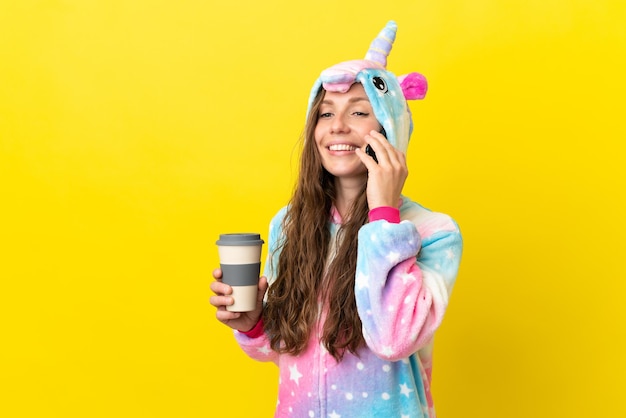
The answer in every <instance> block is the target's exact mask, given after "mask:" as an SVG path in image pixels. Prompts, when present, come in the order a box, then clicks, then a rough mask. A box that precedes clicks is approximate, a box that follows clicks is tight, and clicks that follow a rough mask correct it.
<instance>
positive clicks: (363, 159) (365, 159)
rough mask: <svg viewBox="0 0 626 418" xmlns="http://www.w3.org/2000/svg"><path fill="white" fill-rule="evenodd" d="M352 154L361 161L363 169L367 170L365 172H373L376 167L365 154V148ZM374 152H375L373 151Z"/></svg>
mask: <svg viewBox="0 0 626 418" xmlns="http://www.w3.org/2000/svg"><path fill="white" fill-rule="evenodd" d="M354 152H355V154H356V155H357V157H359V159H360V160H361V162H362V163H363V165H364V166H365V168H367V171H372V170H374V169H375V168H376V166H377V165H378V164H377V163H376V161H374V159H373V158H372V157H370V156H369V155H367V154H366V153H365V147H363V149H361V148H357V149H355V150H354ZM374 152H376V151H375V150H374Z"/></svg>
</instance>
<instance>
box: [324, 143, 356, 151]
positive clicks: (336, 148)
mask: <svg viewBox="0 0 626 418" xmlns="http://www.w3.org/2000/svg"><path fill="white" fill-rule="evenodd" d="M356 148H357V147H355V146H354V145H350V144H332V145H329V146H328V150H329V151H354V150H355V149H356Z"/></svg>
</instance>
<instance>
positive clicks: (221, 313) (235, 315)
mask: <svg viewBox="0 0 626 418" xmlns="http://www.w3.org/2000/svg"><path fill="white" fill-rule="evenodd" d="M215 317H216V318H217V319H218V320H219V321H221V322H228V321H232V320H233V319H239V318H240V317H241V312H231V311H227V310H226V308H223V309H218V310H217V312H216V313H215Z"/></svg>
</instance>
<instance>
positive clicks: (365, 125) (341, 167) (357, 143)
mask: <svg viewBox="0 0 626 418" xmlns="http://www.w3.org/2000/svg"><path fill="white" fill-rule="evenodd" d="M380 128H381V127H380V124H379V123H378V121H377V120H376V117H375V116H374V112H373V110H372V105H371V104H370V101H369V99H368V98H367V95H366V94H365V90H363V86H362V85H361V84H359V83H356V84H353V85H352V87H350V90H348V91H347V92H346V93H337V92H331V91H326V92H324V98H323V100H322V103H321V105H320V108H319V113H318V118H317V124H316V126H315V133H314V135H315V143H316V144H317V149H318V151H319V154H320V156H321V159H322V165H323V166H324V168H325V169H326V170H327V171H328V172H329V173H331V174H332V175H334V176H335V177H341V178H343V177H346V178H347V177H364V178H366V177H367V169H366V168H365V166H364V165H363V163H361V160H360V159H359V157H358V156H357V155H356V154H355V152H354V150H355V149H356V148H363V147H364V146H365V139H364V138H365V135H367V134H369V132H370V131H372V130H380Z"/></svg>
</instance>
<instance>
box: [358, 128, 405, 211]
mask: <svg viewBox="0 0 626 418" xmlns="http://www.w3.org/2000/svg"><path fill="white" fill-rule="evenodd" d="M365 142H367V144H369V145H370V146H371V147H372V149H373V150H374V152H375V153H376V158H377V159H378V163H376V161H374V159H373V158H372V157H370V156H369V155H367V154H366V153H365V147H363V149H357V150H356V154H357V155H358V156H359V158H360V159H361V161H362V162H363V164H364V165H365V167H367V170H368V179H367V203H368V205H369V208H370V209H374V208H377V207H380V206H391V207H394V208H396V207H398V201H399V199H400V194H401V193H402V188H403V187H404V182H405V181H406V178H407V176H408V175H409V169H408V167H407V165H406V156H405V155H404V153H402V152H401V151H399V150H398V149H396V148H394V146H393V145H391V144H390V143H389V141H387V138H385V137H384V136H383V135H382V134H381V133H380V132H376V131H371V132H370V133H369V135H365Z"/></svg>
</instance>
